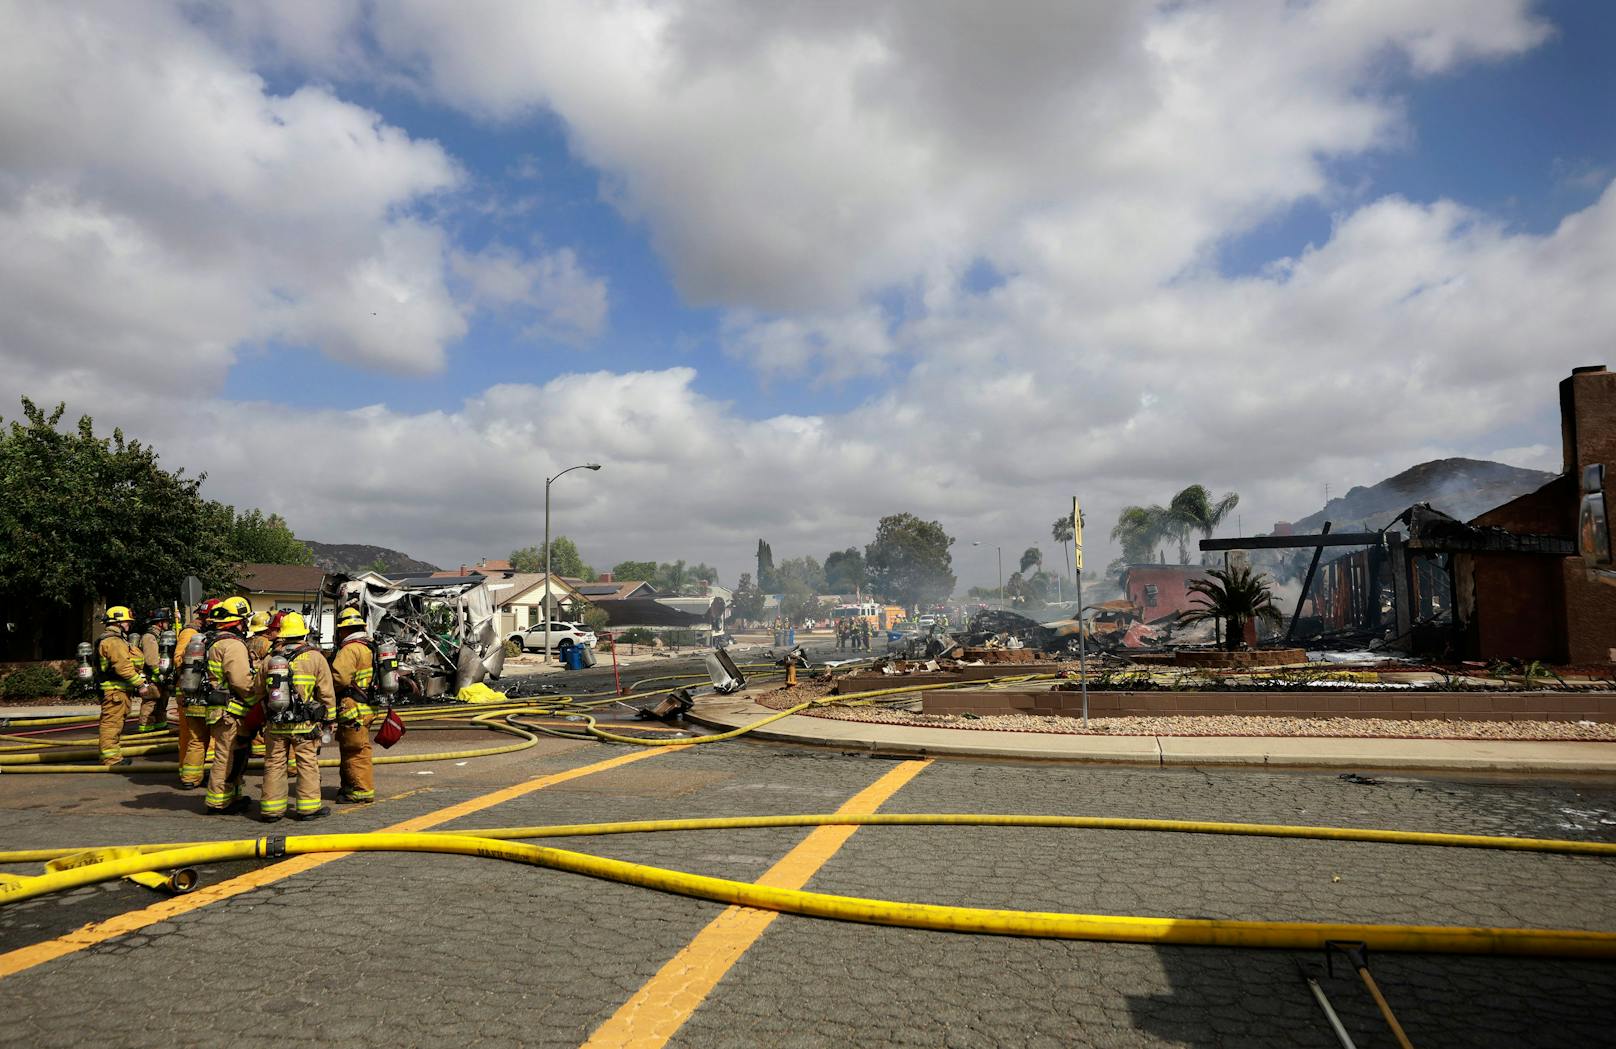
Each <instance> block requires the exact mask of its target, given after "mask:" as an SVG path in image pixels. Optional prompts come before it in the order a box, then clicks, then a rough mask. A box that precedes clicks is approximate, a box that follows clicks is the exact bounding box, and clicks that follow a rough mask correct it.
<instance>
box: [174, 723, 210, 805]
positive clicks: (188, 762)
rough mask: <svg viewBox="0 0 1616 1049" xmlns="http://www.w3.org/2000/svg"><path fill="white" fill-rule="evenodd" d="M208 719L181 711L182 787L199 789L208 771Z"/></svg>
mask: <svg viewBox="0 0 1616 1049" xmlns="http://www.w3.org/2000/svg"><path fill="white" fill-rule="evenodd" d="M207 754H208V717H207V715H206V714H188V713H186V712H185V710H184V708H183V707H182V708H181V710H180V786H182V787H199V786H201V785H202V777H203V775H204V774H205V773H206V772H207V771H208V767H207Z"/></svg>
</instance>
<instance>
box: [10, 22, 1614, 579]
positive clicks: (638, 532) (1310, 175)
mask: <svg viewBox="0 0 1616 1049" xmlns="http://www.w3.org/2000/svg"><path fill="white" fill-rule="evenodd" d="M1613 43H1616V5H1608V4H1595V3H1575V2H1568V3H1530V2H1526V0H1422V2H1420V3H1406V2H1402V0H1385V2H1375V0H1351V2H1346V0H1342V2H1334V0H1316V2H1302V0H1290V2H1282V0H1272V2H1264V0H1241V2H1234V3H1227V4H1224V3H1210V2H1196V0H1174V2H1163V3H1148V2H1141V3H1125V2H1122V0H1108V2H1105V3H1088V4H1073V3H1070V2H1066V0H1052V2H1048V3H1043V2H995V3H986V2H976V3H963V2H943V0H935V2H934V0H924V2H923V0H911V2H893V3H885V2H871V0H860V2H847V3H842V2H837V0H823V2H814V3H796V4H756V3H734V4H731V3H721V2H690V3H680V2H667V3H641V2H634V0H616V2H596V3H576V4H574V3H567V2H563V0H552V2H547V3H543V4H533V3H527V2H522V0H511V2H505V3H502V2H497V0H476V2H474V0H461V2H459V3H454V4H447V3H441V2H437V0H377V2H367V0H346V2H344V0H300V2H292V0H280V2H276V3H264V4H262V5H255V4H250V3H232V4H224V3H217V4H215V3H204V2H190V3H162V2H157V0H152V2H137V0H117V2H114V0H104V2H99V3H96V2H83V3H71V2H63V0H42V2H27V0H0V414H4V415H6V416H9V417H14V416H15V415H16V408H15V405H16V397H17V396H18V395H19V394H27V395H29V396H32V397H33V398H34V399H36V400H39V401H55V400H58V399H61V400H66V401H67V402H68V406H69V410H70V412H71V413H75V414H76V413H79V412H88V413H91V414H93V415H94V416H95V418H96V419H97V422H98V424H100V425H102V426H104V427H106V428H108V429H110V427H111V426H112V425H113V424H118V425H122V426H123V427H125V428H126V430H128V431H129V432H131V433H133V434H135V435H138V436H141V437H143V438H146V439H148V440H150V441H152V442H154V443H155V444H156V445H157V446H158V447H159V449H160V450H161V451H162V453H163V457H164V460H165V462H166V463H167V464H168V465H170V466H171V467H178V466H184V467H186V468H187V469H188V470H190V471H192V472H196V471H206V472H207V474H208V489H209V491H210V492H211V494H213V495H214V496H215V497H217V498H222V499H226V500H228V501H231V502H235V503H237V504H246V505H256V506H261V507H263V508H265V509H266V510H275V511H279V512H280V513H282V514H284V515H285V516H286V517H287V518H289V519H290V520H291V521H292V523H293V524H294V526H295V527H296V528H297V530H298V531H299V533H300V534H301V535H303V536H304V537H306V538H311V539H319V540H324V541H330V542H365V543H376V544H380V545H384V546H392V547H397V548H399V549H402V550H405V551H407V552H409V553H411V554H413V555H415V556H417V557H422V558H426V559H428V560H432V561H436V562H438V563H441V564H458V563H459V562H460V561H462V560H468V559H475V558H477V557H479V556H483V555H488V556H504V555H505V554H506V553H507V552H508V551H509V550H510V549H511V548H512V547H514V546H518V545H526V544H529V543H534V542H537V541H538V540H539V538H540V536H541V534H542V528H543V520H542V512H543V492H544V478H545V476H546V475H547V474H549V473H553V472H554V471H556V470H558V469H560V468H563V467H566V466H570V465H572V464H574V463H579V462H583V461H585V460H598V461H600V462H602V463H604V464H605V469H604V470H602V471H601V472H600V473H597V474H591V473H586V472H579V473H575V474H569V475H568V476H567V477H565V478H563V479H562V480H560V481H558V482H557V483H556V486H555V491H554V495H555V500H554V510H555V519H554V528H555V530H556V531H557V532H558V533H566V534H570V535H573V536H575V537H576V538H578V540H579V542H580V546H581V547H582V549H583V552H584V555H585V557H586V559H588V560H590V561H591V562H593V563H594V564H596V565H597V566H600V567H606V566H609V565H611V564H612V563H614V562H616V561H618V560H621V559H625V558H636V559H660V560H671V559H673V558H676V557H684V558H686V559H688V560H691V561H696V560H705V561H708V562H711V563H714V564H717V565H718V566H719V567H720V569H721V570H722V572H723V575H724V579H725V581H726V582H730V583H733V582H734V578H735V576H736V575H737V574H738V573H739V572H740V571H742V570H744V569H747V568H749V561H750V557H751V554H752V550H753V547H754V545H755V543H756V540H757V538H758V537H759V536H764V537H766V538H768V539H769V540H770V542H771V543H772V545H773V549H774V551H775V555H776V557H777V558H780V557H787V556H795V555H799V554H804V553H811V554H814V555H815V556H818V557H821V558H822V557H823V556H824V555H825V553H826V552H827V551H829V550H832V549H836V548H839V547H845V546H848V545H854V544H858V545H862V544H863V543H865V542H868V541H869V539H870V538H871V535H872V533H873V528H874V523H875V521H876V519H877V518H878V517H880V516H881V515H883V514H886V513H892V512H897V511H904V510H909V511H914V512H916V513H919V514H922V515H923V516H926V517H930V518H937V519H939V520H941V521H942V523H943V524H944V526H945V527H946V528H947V529H948V531H949V533H950V534H951V535H954V536H956V537H957V538H958V539H959V543H958V544H957V545H956V547H955V560H956V565H957V567H958V570H959V574H960V576H961V578H962V582H963V583H965V584H970V583H977V582H990V581H991V579H992V577H993V572H994V569H993V566H992V564H991V562H990V561H989V560H988V558H986V557H984V556H983V555H982V551H981V550H972V548H971V547H970V545H969V544H970V541H971V540H972V539H980V540H982V541H983V542H984V543H986V544H989V545H991V544H995V543H999V544H1003V545H1004V547H1005V548H1006V551H1007V553H1009V552H1010V551H1011V550H1015V551H1019V550H1020V549H1021V548H1022V547H1025V546H1027V545H1029V544H1030V543H1032V542H1034V541H1038V540H1043V541H1044V542H1045V547H1046V550H1051V551H1052V550H1053V547H1052V545H1051V544H1049V543H1048V529H1049V525H1050V522H1051V521H1053V520H1054V519H1055V518H1056V517H1057V516H1059V515H1060V514H1061V512H1062V510H1063V507H1064V506H1068V505H1069V500H1070V497H1071V495H1072V494H1073V493H1076V494H1079V495H1081V496H1082V497H1083V499H1084V503H1085V506H1086V507H1087V508H1088V509H1089V515H1088V516H1089V520H1090V540H1091V542H1090V552H1089V558H1090V560H1091V562H1098V564H1099V565H1103V564H1104V562H1105V561H1106V560H1108V559H1109V557H1110V556H1111V553H1110V551H1109V549H1108V548H1107V544H1106V543H1105V542H1104V532H1105V530H1106V529H1105V527H1104V526H1105V525H1106V524H1108V523H1109V522H1110V521H1111V520H1113V519H1114V518H1115V514H1116V511H1117V509H1118V508H1119V507H1120V506H1122V505H1124V504H1126V503H1130V502H1140V501H1148V502H1157V501H1164V500H1165V499H1166V498H1167V497H1168V496H1169V495H1170V494H1171V493H1172V492H1173V491H1174V490H1176V489H1177V488H1178V487H1181V486H1182V485H1184V484H1186V483H1189V482H1192V481H1200V482H1203V483H1205V484H1207V485H1208V486H1209V487H1211V488H1213V489H1214V490H1216V491H1218V492H1222V491H1225V490H1230V489H1234V490H1237V491H1239V492H1240V493H1241V495H1242V507H1241V517H1242V519H1243V523H1244V525H1245V528H1246V530H1247V531H1248V532H1249V531H1259V530H1266V529H1267V528H1268V526H1269V525H1271V523H1272V522H1273V521H1274V520H1279V519H1290V518H1294V517H1300V516H1303V515H1305V514H1307V513H1310V512H1312V511H1314V510H1316V509H1318V507H1319V506H1320V505H1321V504H1322V500H1323V489H1324V486H1325V485H1326V484H1329V485H1330V487H1331V490H1332V492H1335V493H1340V492H1341V491H1344V490H1345V489H1346V488H1347V487H1348V486H1350V485H1353V484H1372V483H1374V482H1375V481H1378V480H1380V479H1381V478H1383V477H1385V476H1387V475H1389V474H1391V473H1394V472H1396V471H1398V470H1400V469H1402V468H1404V467H1406V466H1409V465H1412V464H1413V463H1416V462H1419V461H1423V460H1425V459H1430V458H1435V457H1439V456H1446V455H1470V456H1476V457H1484V458H1498V459H1502V460H1504V461H1507V462H1510V463H1514V464H1517V465H1522V466H1534V467H1546V468H1549V469H1558V466H1559V464H1558V440H1559V438H1558V423H1557V415H1556V408H1555V405H1554V387H1553V384H1554V383H1555V382H1556V381H1557V380H1558V379H1559V378H1561V377H1562V376H1563V375H1564V374H1566V373H1567V372H1568V371H1569V369H1570V368H1571V367H1573V366H1575V365H1579V364H1587V363H1606V362H1609V363H1616V361H1609V358H1611V357H1612V356H1613V355H1616V294H1612V291H1611V289H1612V287H1613V286H1616V190H1612V189H1611V188H1610V187H1611V183H1612V181H1613V178H1616V120H1613V119H1612V112H1613V104H1616V63H1613V62H1612V61H1611V60H1610V55H1611V53H1612V44H1613ZM7 406H11V407H7ZM1095 524H1099V525H1100V526H1101V527H1099V528H1096V527H1094V526H1095Z"/></svg>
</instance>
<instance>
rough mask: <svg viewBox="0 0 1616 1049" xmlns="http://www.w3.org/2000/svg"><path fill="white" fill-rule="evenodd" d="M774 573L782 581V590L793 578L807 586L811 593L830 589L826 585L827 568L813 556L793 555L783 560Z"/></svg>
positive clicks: (821, 592)
mask: <svg viewBox="0 0 1616 1049" xmlns="http://www.w3.org/2000/svg"><path fill="white" fill-rule="evenodd" d="M774 575H775V578H776V579H778V580H779V581H780V586H781V589H782V590H783V589H784V588H785V585H786V582H787V581H788V580H792V579H795V580H797V582H799V583H801V584H802V585H803V586H805V587H807V588H808V591H809V593H813V594H823V593H825V592H826V591H827V589H828V588H827V587H826V586H825V569H824V568H823V567H822V566H821V565H820V563H819V561H818V560H817V559H816V558H813V557H793V558H789V559H787V560H785V561H781V562H780V565H779V567H778V568H776V569H775V570H774Z"/></svg>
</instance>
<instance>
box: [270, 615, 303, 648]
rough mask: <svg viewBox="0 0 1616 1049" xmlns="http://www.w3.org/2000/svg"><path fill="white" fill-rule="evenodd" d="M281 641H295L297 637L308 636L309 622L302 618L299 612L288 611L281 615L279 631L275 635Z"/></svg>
mask: <svg viewBox="0 0 1616 1049" xmlns="http://www.w3.org/2000/svg"><path fill="white" fill-rule="evenodd" d="M276 636H277V637H279V638H280V639H281V640H282V641H295V640H297V639H298V638H304V637H308V636H309V624H308V623H307V622H306V621H305V620H304V619H303V613H301V612H288V613H286V614H285V615H284V616H282V617H281V629H280V633H279V634H277V635H276Z"/></svg>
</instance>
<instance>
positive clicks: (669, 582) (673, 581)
mask: <svg viewBox="0 0 1616 1049" xmlns="http://www.w3.org/2000/svg"><path fill="white" fill-rule="evenodd" d="M690 580H691V576H690V570H689V569H688V568H686V567H685V562H684V559H683V558H680V559H679V560H677V561H674V562H672V563H671V564H669V563H664V564H660V565H657V570H656V575H655V576H653V577H652V579H651V585H652V586H654V587H656V588H657V589H658V590H660V591H662V592H663V593H664V594H678V593H681V592H682V591H683V590H684V588H685V587H686V586H687V585H689V583H690Z"/></svg>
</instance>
